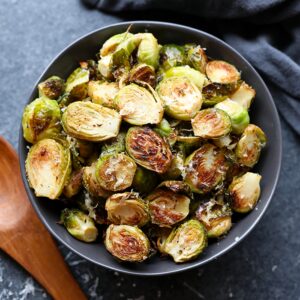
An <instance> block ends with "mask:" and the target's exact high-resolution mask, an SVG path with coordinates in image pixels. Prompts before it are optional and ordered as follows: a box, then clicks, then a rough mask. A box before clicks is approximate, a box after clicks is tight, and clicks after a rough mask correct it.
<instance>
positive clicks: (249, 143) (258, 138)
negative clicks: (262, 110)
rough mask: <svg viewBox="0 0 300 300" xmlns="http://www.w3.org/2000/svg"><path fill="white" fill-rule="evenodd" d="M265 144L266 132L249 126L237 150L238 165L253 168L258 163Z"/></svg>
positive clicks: (251, 125)
mask: <svg viewBox="0 0 300 300" xmlns="http://www.w3.org/2000/svg"><path fill="white" fill-rule="evenodd" d="M265 144H266V136H265V134H264V132H263V131H262V130H261V129H260V128H259V127H258V126H256V125H253V124H249V125H248V126H247V127H246V129H245V130H244V132H243V134H242V136H241V138H240V140H239V141H238V143H237V146H236V148H235V154H236V157H237V161H238V163H239V164H241V165H243V166H247V167H253V166H254V165H255V164H256V163H257V162H258V159H259V156H260V152H261V149H262V148H263V147H264V146H265Z"/></svg>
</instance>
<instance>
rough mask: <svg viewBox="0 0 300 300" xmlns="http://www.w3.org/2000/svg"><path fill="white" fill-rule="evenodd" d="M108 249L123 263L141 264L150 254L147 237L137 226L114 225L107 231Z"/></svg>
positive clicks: (106, 242) (106, 243)
mask: <svg viewBox="0 0 300 300" xmlns="http://www.w3.org/2000/svg"><path fill="white" fill-rule="evenodd" d="M105 246H106V249H107V250H108V251H109V252H110V253H111V254H112V255H113V256H115V257H116V258H118V259H120V260H123V261H130V262H140V261H143V260H145V259H146V258H147V257H148V255H149V252H150V242H149V240H148V238H147V236H146V235H145V234H144V233H143V231H142V230H140V229H139V228H138V227H136V226H129V225H113V224H111V225H110V226H109V227H108V228H107V230H106V236H105Z"/></svg>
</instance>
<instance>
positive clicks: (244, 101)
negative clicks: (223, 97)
mask: <svg viewBox="0 0 300 300" xmlns="http://www.w3.org/2000/svg"><path fill="white" fill-rule="evenodd" d="M255 94H256V92H255V90H254V89H253V88H252V87H251V86H249V85H248V84H247V83H245V82H242V84H241V85H240V86H239V88H238V89H237V90H236V91H235V92H234V93H233V94H232V95H230V97H229V98H230V99H231V100H232V101H235V102H237V103H239V104H240V105H241V106H243V107H244V108H245V109H249V108H250V106H251V103H252V101H253V99H254V97H255Z"/></svg>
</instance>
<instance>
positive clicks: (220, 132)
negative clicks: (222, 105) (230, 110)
mask: <svg viewBox="0 0 300 300" xmlns="http://www.w3.org/2000/svg"><path fill="white" fill-rule="evenodd" d="M192 127H193V131H194V134H195V135H196V136H200V137H202V138H204V139H212V138H219V137H221V136H224V135H226V134H228V133H230V131H231V120H230V117H229V116H228V114H227V113H226V112H225V111H223V110H220V109H217V108H207V109H203V110H200V111H199V112H198V113H197V114H196V116H195V117H194V118H193V119H192Z"/></svg>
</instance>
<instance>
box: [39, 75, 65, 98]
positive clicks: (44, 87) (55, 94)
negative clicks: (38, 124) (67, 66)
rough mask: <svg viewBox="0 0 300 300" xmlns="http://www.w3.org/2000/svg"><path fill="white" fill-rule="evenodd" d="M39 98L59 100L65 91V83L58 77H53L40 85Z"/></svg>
mask: <svg viewBox="0 0 300 300" xmlns="http://www.w3.org/2000/svg"><path fill="white" fill-rule="evenodd" d="M38 89H39V97H43V96H44V97H47V98H49V99H53V100H54V99H58V98H59V97H60V96H61V95H62V94H63V92H64V90H65V82H64V80H63V79H61V78H60V77H58V76H51V77H50V78H48V79H46V80H45V81H43V82H41V83H40V84H39V85H38Z"/></svg>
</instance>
